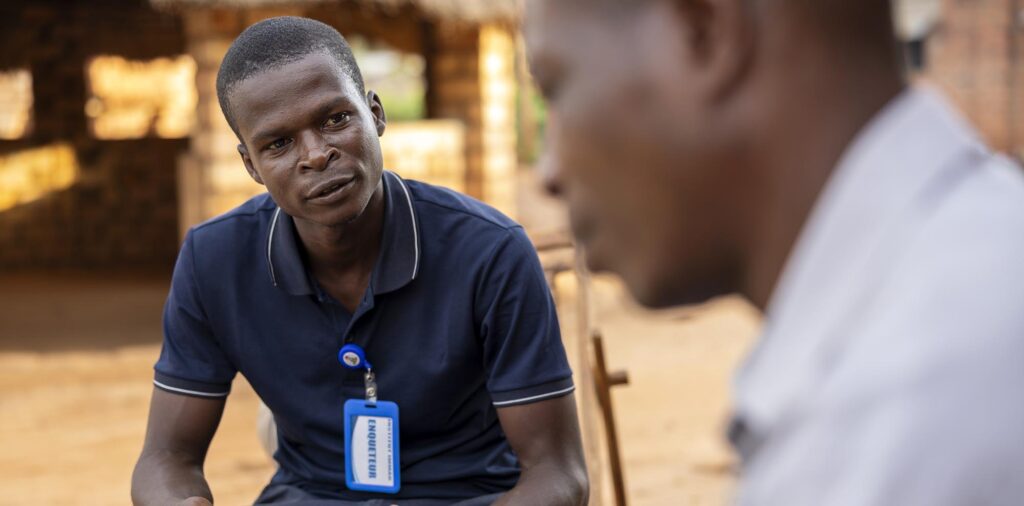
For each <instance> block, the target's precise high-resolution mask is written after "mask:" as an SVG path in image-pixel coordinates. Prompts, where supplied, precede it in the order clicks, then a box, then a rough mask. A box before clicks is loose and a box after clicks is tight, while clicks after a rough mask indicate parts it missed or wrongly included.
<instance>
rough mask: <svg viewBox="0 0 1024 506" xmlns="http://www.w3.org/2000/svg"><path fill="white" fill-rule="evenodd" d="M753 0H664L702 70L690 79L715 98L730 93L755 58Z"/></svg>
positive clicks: (690, 55) (687, 49)
mask: <svg viewBox="0 0 1024 506" xmlns="http://www.w3.org/2000/svg"><path fill="white" fill-rule="evenodd" d="M752 3H753V2H751V1H750V0H676V1H674V2H665V3H664V4H665V5H669V4H671V5H672V9H673V11H674V12H672V13H666V14H667V15H669V16H671V17H673V18H674V19H675V20H676V21H678V22H679V26H680V28H681V29H682V30H683V38H682V40H681V42H682V43H683V44H684V45H685V48H684V52H685V54H686V55H687V56H688V59H690V60H691V61H689V62H687V63H689V66H691V67H692V68H694V69H697V70H700V72H695V73H694V75H693V81H692V82H691V83H690V84H692V85H694V86H697V87H698V89H701V90H704V92H706V93H707V94H708V95H709V96H710V97H712V98H713V99H716V100H717V99H721V98H724V97H725V96H726V95H729V94H730V93H731V92H732V91H733V90H734V89H735V88H736V87H737V86H738V85H739V84H740V83H741V82H742V80H743V78H744V77H745V76H746V74H747V72H748V71H749V70H750V67H751V65H752V63H753V59H754V41H755V30H756V23H755V19H754V12H753V11H754V7H753V6H751V4H752Z"/></svg>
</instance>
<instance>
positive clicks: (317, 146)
mask: <svg viewBox="0 0 1024 506" xmlns="http://www.w3.org/2000/svg"><path fill="white" fill-rule="evenodd" d="M296 141H297V142H299V143H300V146H301V147H302V148H303V150H302V152H303V153H304V156H303V158H302V160H301V161H300V162H299V169H300V170H315V171H322V170H324V169H326V168H327V166H328V165H330V163H331V162H332V161H334V159H335V158H337V157H338V150H337V149H335V148H334V147H333V146H331V145H329V144H327V142H326V141H325V139H324V137H323V135H320V133H319V132H304V133H302V134H301V135H300V136H299V138H298V139H296Z"/></svg>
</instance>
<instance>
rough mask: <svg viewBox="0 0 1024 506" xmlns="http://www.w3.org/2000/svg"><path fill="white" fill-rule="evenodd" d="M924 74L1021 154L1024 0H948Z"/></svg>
mask: <svg viewBox="0 0 1024 506" xmlns="http://www.w3.org/2000/svg"><path fill="white" fill-rule="evenodd" d="M942 9H943V10H942V17H941V20H940V22H939V24H938V26H936V28H935V31H934V32H933V34H932V35H931V36H930V37H929V39H928V42H927V63H926V67H925V69H924V74H923V76H924V78H925V79H926V80H928V81H930V82H932V83H934V84H937V85H938V86H939V87H940V88H941V89H943V90H944V91H946V92H947V93H948V94H949V95H950V96H951V97H952V98H953V100H954V101H955V102H956V103H957V104H958V105H959V106H960V107H961V108H962V109H963V111H964V112H965V114H966V115H967V116H968V117H969V118H970V120H971V121H972V122H973V123H974V124H975V125H976V126H977V127H978V129H979V130H980V131H981V133H982V134H983V135H984V136H985V138H986V139H987V140H988V142H989V143H990V144H991V145H992V146H993V147H995V148H996V149H998V150H1000V151H1005V152H1009V153H1011V154H1012V155H1014V156H1017V157H1018V158H1019V157H1021V155H1024V151H1022V147H1024V144H1022V142H1021V140H1022V138H1021V137H1022V133H1024V132H1022V129H1024V103H1022V102H1024V69H1022V62H1021V59H1022V58H1024V55H1022V54H1021V52H1022V51H1024V35H1022V31H1021V20H1022V19H1024V10H1022V9H1024V2H1021V1H1020V0H944V1H943V6H942Z"/></svg>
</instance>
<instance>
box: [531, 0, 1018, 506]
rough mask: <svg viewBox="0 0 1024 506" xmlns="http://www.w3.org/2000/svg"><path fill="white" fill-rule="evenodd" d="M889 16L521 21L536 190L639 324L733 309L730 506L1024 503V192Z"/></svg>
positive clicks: (631, 11) (733, 5) (736, 6)
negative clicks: (555, 203)
mask: <svg viewBox="0 0 1024 506" xmlns="http://www.w3.org/2000/svg"><path fill="white" fill-rule="evenodd" d="M890 8H891V6H890V4H889V2H888V1H886V0H862V1H858V2H853V1H837V0H814V1H811V0H691V1H683V0H678V1H672V0H639V1H629V2H626V1H616V0H587V1H582V0H548V1H542V0H534V1H531V2H529V3H528V7H527V15H526V27H525V32H526V37H527V44H528V48H529V53H530V60H531V66H532V69H533V71H534V74H535V77H536V79H537V82H538V84H539V86H540V88H541V90H542V91H543V93H544V95H545V96H546V97H547V99H548V101H549V106H550V114H551V117H550V124H549V132H548V146H547V148H548V152H547V155H546V159H545V161H544V163H543V166H544V174H545V178H546V184H547V186H548V187H549V189H550V191H552V192H553V193H556V194H559V195H561V196H562V198H564V199H565V201H566V202H567V203H568V205H569V208H570V213H571V221H572V226H573V230H574V233H575V235H576V237H577V240H578V242H579V244H580V245H581V246H582V247H583V248H584V249H585V251H586V255H587V259H588V262H589V265H590V267H591V268H592V269H594V270H598V271H603V270H608V271H613V272H616V273H618V274H620V275H621V276H622V277H623V279H624V280H625V282H626V283H627V285H628V286H629V288H630V290H631V291H632V293H633V294H634V295H635V296H636V298H637V299H638V300H640V301H641V302H642V303H644V304H645V305H647V306H651V307H663V306H670V305H675V304H682V303H688V302H695V301H701V300H705V299H707V298H709V297H712V296H715V295H718V294H725V293H730V292H740V293H742V294H744V295H746V296H747V297H748V298H749V299H750V300H751V301H753V302H754V303H755V304H756V305H757V306H759V307H761V308H762V309H764V310H765V312H766V321H765V328H764V333H763V336H761V339H760V340H759V343H758V345H757V346H756V348H755V349H754V350H753V352H752V353H751V355H750V356H749V358H748V359H747V361H746V363H745V364H744V365H743V366H742V368H741V370H740V371H739V374H738V376H737V378H736V383H735V400H734V403H735V417H734V420H733V422H732V424H731V426H730V431H729V437H730V439H731V440H732V441H733V443H734V445H735V447H736V449H737V450H738V452H739V454H740V455H741V456H742V462H743V465H742V471H743V476H742V480H741V484H740V487H739V492H738V502H739V503H741V504H768V505H787V506H798V505H832V504H851V505H854V504H856V505H890V504H900V505H907V504H915V505H917V504H920V505H930V506H936V505H981V504H1020V501H1021V500H1022V499H1021V498H1024V480H1021V479H1020V476H1021V472H1022V471H1024V402H1021V397H1020V394H1019V389H1020V388H1021V385H1024V367H1022V366H1021V357H1024V177H1022V175H1021V171H1020V170H1019V168H1018V167H1017V166H1015V165H1014V164H1012V163H1011V162H1010V161H1008V160H1007V159H1005V158H1003V157H1000V156H998V155H994V154H992V153H991V152H990V151H989V150H988V149H987V148H986V147H985V146H984V145H983V144H982V142H981V141H980V140H978V136H977V134H976V133H975V132H974V131H973V129H972V128H971V127H970V126H969V125H968V124H966V123H965V121H964V120H963V119H961V117H960V115H959V114H958V113H957V112H956V111H955V110H954V109H953V108H952V107H951V106H950V105H949V104H948V103H947V101H946V100H945V99H944V98H943V97H942V96H940V95H939V94H937V93H935V92H932V91H927V90H920V89H914V88H908V87H907V86H906V84H905V81H904V79H903V76H902V71H901V59H900V57H899V52H898V45H897V41H896V39H895V36H894V34H893V29H892V22H891V13H890Z"/></svg>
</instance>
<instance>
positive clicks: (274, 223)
mask: <svg viewBox="0 0 1024 506" xmlns="http://www.w3.org/2000/svg"><path fill="white" fill-rule="evenodd" d="M279 216H281V207H280V206H278V208H277V210H276V211H274V218H273V219H272V220H270V235H269V236H267V265H269V266H270V281H271V282H272V283H274V286H277V276H276V275H275V274H274V261H273V260H272V259H271V258H270V252H271V247H272V246H273V245H274V229H275V228H276V227H277V218H278V217H279Z"/></svg>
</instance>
